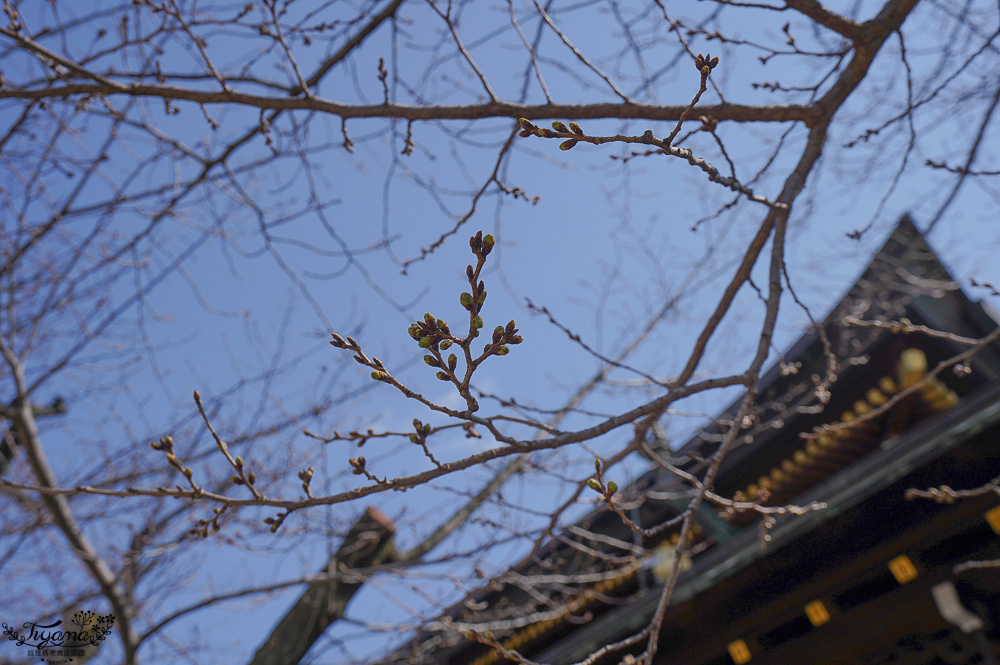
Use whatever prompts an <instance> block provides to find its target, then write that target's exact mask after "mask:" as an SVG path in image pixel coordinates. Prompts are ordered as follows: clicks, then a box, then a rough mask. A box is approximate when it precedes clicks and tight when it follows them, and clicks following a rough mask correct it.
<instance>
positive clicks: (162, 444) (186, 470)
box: [149, 434, 194, 480]
mask: <svg viewBox="0 0 1000 665" xmlns="http://www.w3.org/2000/svg"><path fill="white" fill-rule="evenodd" d="M149 445H150V447H151V448H152V449H153V450H160V451H163V452H165V453H166V454H167V462H169V463H170V466H172V467H174V468H175V469H177V470H178V471H180V472H181V473H183V474H184V477H185V478H187V479H188V480H190V479H191V476H192V475H194V472H193V471H191V467H189V466H184V464H183V463H182V462H181V461H180V460H179V459H178V458H177V455H175V454H174V437H172V436H170V435H169V434H168V435H167V436H161V437H160V440H159V441H153V442H152V443H151V444H149Z"/></svg>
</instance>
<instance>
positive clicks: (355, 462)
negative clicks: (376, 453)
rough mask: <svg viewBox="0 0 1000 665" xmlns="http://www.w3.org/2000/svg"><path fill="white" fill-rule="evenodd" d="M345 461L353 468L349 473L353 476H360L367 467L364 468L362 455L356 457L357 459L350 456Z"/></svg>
mask: <svg viewBox="0 0 1000 665" xmlns="http://www.w3.org/2000/svg"><path fill="white" fill-rule="evenodd" d="M347 461H348V462H349V463H350V465H351V468H352V469H353V471H351V473H353V474H354V475H355V476H360V475H362V474H365V473H366V471H367V469H365V458H364V457H363V456H362V457H358V458H357V459H354V458H353V457H352V458H351V459H349V460H347Z"/></svg>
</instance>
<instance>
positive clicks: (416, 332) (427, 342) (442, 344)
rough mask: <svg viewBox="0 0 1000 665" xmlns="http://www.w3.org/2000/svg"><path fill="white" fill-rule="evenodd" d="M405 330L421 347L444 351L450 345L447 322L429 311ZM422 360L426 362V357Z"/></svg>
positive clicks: (450, 339) (449, 331) (449, 330)
mask: <svg viewBox="0 0 1000 665" xmlns="http://www.w3.org/2000/svg"><path fill="white" fill-rule="evenodd" d="M406 332H408V333H409V334H410V337H412V338H413V339H415V340H416V341H417V345H418V346H420V348H421V349H435V350H437V349H440V350H441V351H444V350H445V349H447V348H448V347H450V346H451V345H452V339H453V338H452V335H451V329H450V328H449V327H448V322H447V321H445V320H444V319H436V318H434V315H433V314H431V313H429V312H428V313H427V314H424V320H423V321H417V322H416V323H414V324H413V325H412V326H410V327H409V328H408V329H407V331H406ZM428 357H430V356H428ZM424 362H427V360H426V358H425V359H424ZM428 364H430V363H428ZM373 374H374V373H373Z"/></svg>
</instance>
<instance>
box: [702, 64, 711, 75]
mask: <svg viewBox="0 0 1000 665" xmlns="http://www.w3.org/2000/svg"><path fill="white" fill-rule="evenodd" d="M711 73H712V70H711V69H709V67H708V65H705V66H704V67H702V68H701V75H702V76H708V75H709V74H711Z"/></svg>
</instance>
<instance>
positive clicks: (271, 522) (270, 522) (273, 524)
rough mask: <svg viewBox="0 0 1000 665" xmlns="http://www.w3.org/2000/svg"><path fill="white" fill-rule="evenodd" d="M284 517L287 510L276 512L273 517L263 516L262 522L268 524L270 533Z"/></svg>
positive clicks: (286, 515) (286, 514) (275, 529)
mask: <svg viewBox="0 0 1000 665" xmlns="http://www.w3.org/2000/svg"><path fill="white" fill-rule="evenodd" d="M286 517H288V511H287V510H285V511H282V512H280V513H278V514H277V515H275V516H274V517H265V518H264V524H267V525H269V527H270V529H271V533H274V532H275V531H277V530H278V528H279V527H280V526H281V525H282V524H283V523H284V521H285V518H286Z"/></svg>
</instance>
